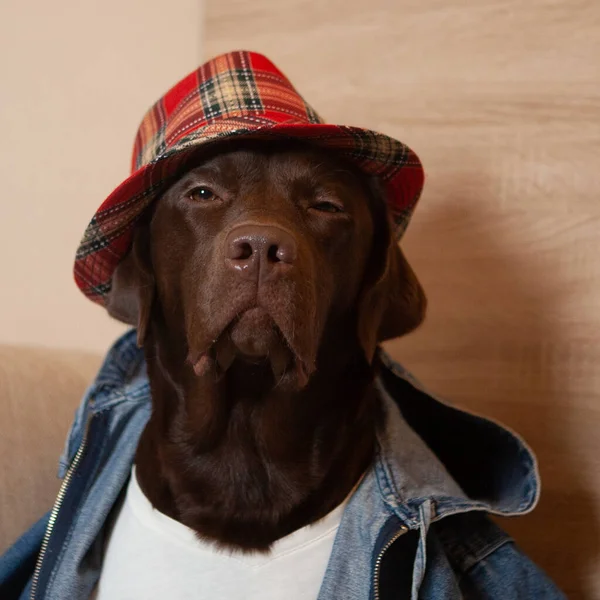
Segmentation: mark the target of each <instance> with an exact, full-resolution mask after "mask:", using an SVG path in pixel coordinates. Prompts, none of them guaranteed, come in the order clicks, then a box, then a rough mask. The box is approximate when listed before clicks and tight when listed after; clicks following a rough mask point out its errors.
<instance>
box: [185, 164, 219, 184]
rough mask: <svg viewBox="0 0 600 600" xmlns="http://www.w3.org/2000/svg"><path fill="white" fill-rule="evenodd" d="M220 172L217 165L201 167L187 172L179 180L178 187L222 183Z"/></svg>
mask: <svg viewBox="0 0 600 600" xmlns="http://www.w3.org/2000/svg"><path fill="white" fill-rule="evenodd" d="M221 180H222V171H221V169H220V168H219V167H218V166H217V165H203V166H201V167H196V168H195V169H192V170H191V171H188V172H187V173H186V174H185V175H184V176H183V177H182V178H181V179H180V180H179V182H178V183H179V185H180V186H182V187H185V186H187V185H190V184H192V183H198V182H199V181H202V182H203V183H222V181H221Z"/></svg>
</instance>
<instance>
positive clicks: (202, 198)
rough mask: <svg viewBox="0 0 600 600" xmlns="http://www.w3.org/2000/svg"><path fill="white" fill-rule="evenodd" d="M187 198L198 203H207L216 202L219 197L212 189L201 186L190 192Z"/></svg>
mask: <svg viewBox="0 0 600 600" xmlns="http://www.w3.org/2000/svg"><path fill="white" fill-rule="evenodd" d="M187 197H188V198H189V199H190V200H195V201H196V202H206V201H207V200H214V199H215V198H216V197H217V195H216V194H215V193H214V192H213V191H212V190H211V189H210V188H207V187H205V186H199V187H196V188H194V189H193V190H191V191H189V192H188V194H187Z"/></svg>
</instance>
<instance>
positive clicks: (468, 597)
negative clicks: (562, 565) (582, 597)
mask: <svg viewBox="0 0 600 600" xmlns="http://www.w3.org/2000/svg"><path fill="white" fill-rule="evenodd" d="M459 583H460V588H461V591H462V593H463V596H464V599H465V600H529V599H531V598H535V599H536V600H555V599H556V600H558V599H561V600H562V599H565V598H566V596H565V595H564V594H563V593H562V592H561V591H560V590H559V589H558V588H557V587H556V585H555V584H554V583H553V582H552V581H551V580H550V578H549V577H548V576H547V575H546V574H545V573H544V572H543V571H542V570H541V569H540V568H539V567H538V566H537V565H536V564H534V563H533V562H532V561H531V560H530V559H529V558H528V557H527V556H526V555H525V554H524V553H523V552H521V550H520V549H519V548H518V547H517V545H516V544H515V543H514V542H513V541H512V540H508V541H506V542H505V543H504V544H502V545H501V546H499V547H498V548H496V549H495V550H494V551H493V552H492V553H491V554H488V555H487V556H486V557H485V558H483V559H482V560H480V561H479V562H477V563H476V564H475V565H473V566H472V567H471V568H470V569H469V570H468V571H467V572H466V573H464V574H463V576H462V577H461V579H460V582H459Z"/></svg>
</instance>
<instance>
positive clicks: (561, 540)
mask: <svg viewBox="0 0 600 600" xmlns="http://www.w3.org/2000/svg"><path fill="white" fill-rule="evenodd" d="M469 187H471V188H473V182H472V181H470V182H469ZM475 187H479V189H476V190H475V191H474V192H473V193H471V194H470V195H467V197H465V196H464V195H462V196H460V197H458V196H457V197H449V198H445V199H444V200H443V202H440V203H439V204H440V205H442V206H443V207H444V208H443V209H442V210H441V211H435V209H434V210H433V211H431V212H432V213H433V212H435V213H436V214H435V215H434V214H427V213H426V214H425V215H424V217H425V219H428V220H427V221H425V220H421V221H420V222H416V223H415V224H414V225H413V227H414V229H413V231H412V232H411V233H410V234H409V235H408V236H407V237H408V239H407V243H406V244H405V246H406V249H407V255H408V258H409V260H410V261H411V263H412V264H413V266H414V267H415V270H416V272H417V274H418V275H419V277H420V279H421V281H422V283H423V285H424V287H425V290H426V292H427V295H428V297H429V300H430V315H429V319H428V322H427V325H426V326H424V328H423V330H422V331H421V332H420V333H419V334H418V335H415V336H409V337H408V338H405V339H401V340H397V341H395V342H392V343H391V344H389V345H387V347H388V349H389V351H390V352H391V353H392V354H393V355H394V356H395V357H396V358H398V359H399V360H400V361H401V362H403V363H404V364H406V365H407V367H409V368H410V369H411V370H413V371H414V372H415V373H416V374H417V376H418V377H419V378H420V379H422V380H423V381H424V382H425V384H426V385H427V386H428V387H429V388H430V389H432V390H433V391H435V392H436V393H439V394H440V395H441V396H442V397H445V398H449V399H450V400H451V401H453V402H455V403H456V404H457V405H460V406H462V407H465V408H467V409H469V410H472V411H474V412H477V413H480V414H484V415H486V416H489V417H491V418H493V419H496V420H499V421H501V422H502V423H504V424H506V425H508V426H509V427H511V428H512V429H514V430H515V431H517V432H518V433H519V434H520V435H522V436H523V437H524V438H525V440H526V441H527V442H528V443H529V444H530V446H531V447H532V448H533V450H534V451H535V452H536V454H537V456H538V460H539V465H540V473H541V477H542V483H543V485H542V496H541V500H540V503H539V505H538V507H537V508H536V509H535V510H534V511H533V513H531V514H529V515H526V516H524V517H519V518H514V519H506V518H504V519H499V523H500V525H501V526H502V527H504V528H505V529H506V530H507V531H508V532H509V533H510V534H511V535H512V536H513V537H514V538H515V540H516V541H517V543H518V544H519V545H520V546H521V548H522V549H523V550H524V551H525V552H526V553H527V554H528V555H529V556H530V557H531V558H532V559H533V560H534V561H535V562H536V563H537V564H538V565H540V566H541V567H542V568H543V569H544V570H545V571H546V572H547V573H548V574H549V575H550V576H551V577H552V579H553V580H554V581H555V582H556V583H557V585H558V586H559V587H560V588H561V589H562V590H563V591H564V592H565V593H566V594H567V596H568V597H569V598H572V599H580V598H581V599H588V598H590V599H591V598H592V592H591V591H590V590H591V585H592V582H591V581H590V580H589V579H588V578H589V577H590V573H594V572H595V571H596V567H595V565H597V564H598V561H599V553H600V524H599V521H598V519H599V515H598V512H597V508H596V507H595V506H594V500H593V494H592V493H591V491H590V490H589V489H586V465H585V464H583V463H582V459H581V456H582V453H579V452H578V451H577V446H578V444H579V443H580V441H579V439H578V438H579V436H580V435H585V431H580V425H582V424H583V423H584V421H585V415H584V414H583V413H582V414H581V415H580V416H579V421H578V420H577V417H575V418H574V415H573V408H572V406H570V401H569V397H570V394H571V395H572V394H573V392H572V391H571V392H570V391H569V385H568V384H569V382H568V380H567V379H568V378H567V372H566V367H565V363H567V362H568V361H565V360H562V359H564V358H566V357H565V353H566V352H568V348H569V339H568V331H561V329H560V325H559V323H557V322H553V321H552V317H551V315H552V313H553V308H554V307H553V306H552V301H553V297H552V294H551V289H554V290H556V289H557V283H558V282H556V281H552V278H553V276H555V273H554V271H553V270H552V269H548V268H547V267H545V266H544V265H543V264H542V263H541V259H539V257H537V256H536V255H535V253H534V252H533V253H532V252H528V253H523V252H520V251H519V248H514V247H512V246H511V245H510V242H511V241H512V239H511V237H512V236H511V235H510V230H509V229H506V225H505V226H504V233H503V228H502V226H498V224H497V223H495V221H494V218H493V217H491V216H490V215H489V214H484V212H483V209H482V203H481V200H480V199H481V198H489V196H490V191H489V190H487V189H485V186H477V184H475ZM487 203H488V201H486V204H487ZM517 219H518V217H517ZM415 225H416V227H415ZM505 238H506V239H505ZM521 250H522V249H521ZM540 269H542V270H540ZM555 297H556V294H555ZM565 348H566V350H565ZM561 367H562V370H561ZM588 432H589V435H590V437H591V436H592V435H593V432H592V428H591V426H589V427H588ZM590 443H591V442H590Z"/></svg>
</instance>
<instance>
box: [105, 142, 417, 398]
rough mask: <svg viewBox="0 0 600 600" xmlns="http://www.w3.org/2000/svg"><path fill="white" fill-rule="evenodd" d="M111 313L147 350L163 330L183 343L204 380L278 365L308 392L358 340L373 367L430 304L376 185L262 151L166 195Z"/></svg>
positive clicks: (192, 175) (221, 160)
mask: <svg viewBox="0 0 600 600" xmlns="http://www.w3.org/2000/svg"><path fill="white" fill-rule="evenodd" d="M108 310H109V313H110V314H111V315H113V316H114V317H116V318H118V319H120V320H122V321H125V322H127V323H130V324H133V325H136V326H137V327H138V340H139V343H140V344H141V343H142V342H143V340H144V339H145V337H146V335H147V332H148V331H149V326H150V324H151V322H152V321H153V320H154V319H157V320H161V321H162V324H163V329H164V330H165V331H168V332H171V333H173V332H178V334H179V338H178V339H180V340H182V341H183V343H184V344H185V346H186V348H185V353H186V356H187V361H188V363H189V364H188V368H190V369H192V368H193V370H194V371H195V373H196V375H197V376H200V377H202V376H206V375H207V374H209V373H212V374H215V373H216V374H222V373H224V372H226V371H227V370H228V369H229V368H230V366H231V365H232V364H233V363H234V362H235V361H243V362H248V363H264V364H267V363H268V364H269V367H270V369H271V370H272V374H273V378H274V382H276V383H279V384H284V385H285V384H287V385H288V386H292V387H296V388H301V387H303V386H304V385H305V384H306V383H307V381H308V380H309V378H310V376H311V374H312V373H313V372H314V370H315V368H316V365H317V363H318V359H319V352H320V349H321V347H322V346H323V344H325V343H328V344H329V345H330V346H331V345H332V344H333V345H334V346H335V344H336V340H337V343H339V344H345V345H347V344H349V343H350V344H352V341H354V342H355V345H356V346H360V347H361V348H362V351H363V352H364V355H365V357H366V359H367V360H368V361H369V362H370V361H371V360H372V358H373V354H374V352H375V348H376V346H377V344H378V342H380V341H382V340H385V339H390V338H393V337H398V336H400V335H403V334H405V333H407V332H409V331H411V330H412V329H414V328H415V327H416V326H417V325H419V323H420V322H421V321H422V319H423V317H424V311H425V296H424V293H423V291H422V288H421V286H420V285H419V283H418V281H417V279H416V277H415V275H414V273H413V271H412V269H411V268H410V266H409V265H408V263H407V262H406V260H405V259H404V256H403V255H402V253H401V251H400V249H399V247H398V245H397V244H396V242H395V240H394V236H393V231H392V225H391V221H390V218H389V216H388V213H387V209H386V207H385V202H384V200H383V198H382V197H381V191H380V189H379V186H378V183H377V181H376V180H375V179H373V178H368V177H366V176H365V175H363V174H362V173H359V172H358V171H357V169H356V168H354V167H353V166H351V165H349V164H346V163H345V162H343V161H341V160H339V159H337V158H335V157H332V156H330V155H329V154H325V153H323V152H321V151H318V150H315V149H312V148H307V147H302V146H295V145H289V144H286V145H282V144H276V145H272V144H271V145H265V144H258V143H255V144H243V145H240V144H237V145H236V146H235V148H231V147H224V148H223V147H222V148H221V149H220V151H213V153H212V154H211V155H210V156H206V157H204V159H203V160H201V161H199V162H198V163H196V166H194V167H193V168H190V169H189V170H188V171H187V172H186V173H185V174H183V175H182V176H181V177H180V178H179V180H178V181H177V182H176V183H175V184H173V185H172V186H171V187H170V188H169V189H168V190H167V191H166V192H165V193H164V195H163V196H162V197H161V198H160V200H158V201H157V203H156V204H155V206H154V209H153V211H152V213H151V214H149V215H148V218H147V219H145V221H144V222H141V223H140V224H139V225H138V227H137V228H136V235H135V239H134V244H133V248H132V251H131V252H130V253H129V255H128V257H127V258H126V259H125V260H124V261H123V262H122V263H121V264H120V265H119V267H118V268H117V270H116V272H115V275H114V277H113V284H112V290H111V293H110V296H109V302H108ZM349 331H350V332H351V335H350V336H349V335H348V333H349ZM349 340H350V341H349Z"/></svg>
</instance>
